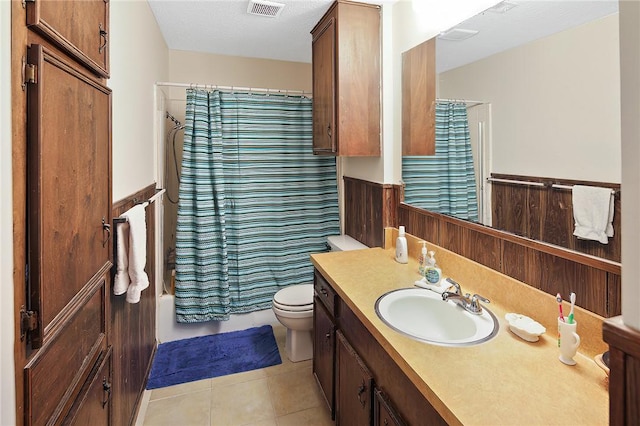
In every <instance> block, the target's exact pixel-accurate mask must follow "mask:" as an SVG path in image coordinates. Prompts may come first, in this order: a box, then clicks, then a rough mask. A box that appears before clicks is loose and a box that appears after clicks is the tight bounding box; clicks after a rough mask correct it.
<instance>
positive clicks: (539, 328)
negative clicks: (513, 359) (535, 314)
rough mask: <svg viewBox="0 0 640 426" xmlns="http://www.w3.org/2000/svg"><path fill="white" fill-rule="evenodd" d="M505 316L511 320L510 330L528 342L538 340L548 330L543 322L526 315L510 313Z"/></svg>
mask: <svg viewBox="0 0 640 426" xmlns="http://www.w3.org/2000/svg"><path fill="white" fill-rule="evenodd" d="M504 317H505V319H506V320H507V321H508V322H509V330H511V332H512V333H513V334H515V335H516V336H518V337H520V338H521V339H523V340H526V341H527V342H537V341H538V339H539V338H540V335H541V334H543V333H544V332H545V331H547V329H546V328H544V326H543V325H542V324H540V323H539V322H536V321H534V320H532V319H531V318H529V317H526V316H524V315H520V314H514V313H508V314H506V315H505V316H504Z"/></svg>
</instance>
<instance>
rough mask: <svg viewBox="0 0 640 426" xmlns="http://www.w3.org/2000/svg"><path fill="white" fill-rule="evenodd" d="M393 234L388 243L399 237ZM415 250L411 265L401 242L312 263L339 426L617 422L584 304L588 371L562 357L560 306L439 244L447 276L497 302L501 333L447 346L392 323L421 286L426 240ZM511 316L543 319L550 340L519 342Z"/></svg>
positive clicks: (323, 374) (327, 385)
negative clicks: (398, 304)
mask: <svg viewBox="0 0 640 426" xmlns="http://www.w3.org/2000/svg"><path fill="white" fill-rule="evenodd" d="M387 231H388V233H387V236H386V238H385V240H386V241H394V239H393V236H394V235H393V234H391V233H390V232H389V230H387ZM396 232H397V231H396ZM409 245H410V249H409V252H410V260H409V264H399V263H397V262H395V260H394V254H395V252H394V250H393V247H389V246H387V248H385V249H383V248H373V249H365V250H356V251H349V252H339V253H322V254H314V255H312V256H311V260H312V262H313V264H314V266H315V268H316V271H315V299H314V302H315V305H314V361H313V371H314V375H315V376H316V379H317V381H318V384H319V386H320V388H321V390H322V392H323V393H324V395H325V397H326V400H327V404H328V407H329V409H330V410H332V414H333V415H334V416H335V419H336V424H337V425H339V424H376V425H378V424H415V425H417V424H465V425H473V424H483V425H486V424H520V425H526V424H582V425H588V424H594V425H596V424H597V425H602V424H607V422H608V389H607V378H606V374H605V373H604V371H602V370H601V369H600V368H599V367H598V366H597V365H596V364H595V363H594V362H593V356H594V355H596V354H597V353H601V352H604V351H605V350H607V346H606V344H605V343H604V342H603V341H602V337H601V327H602V318H601V317H598V316H597V315H594V314H592V313H590V312H587V311H585V310H583V309H580V308H576V313H575V316H576V321H577V322H578V333H579V334H580V335H581V336H582V340H583V342H582V346H581V348H580V349H579V353H578V354H577V355H576V358H575V359H576V361H577V365H576V366H573V367H569V366H566V365H564V364H562V363H561V362H560V361H559V360H558V355H559V353H558V348H557V329H555V328H554V327H553V324H554V323H556V317H557V308H558V307H557V304H554V303H553V300H554V299H555V298H553V297H551V296H549V295H546V294H544V293H542V292H540V291H538V290H535V289H532V288H531V287H529V286H526V285H524V284H522V283H519V282H518V281H516V280H513V279H511V278H509V277H506V276H504V275H502V274H499V273H497V272H495V271H493V270H491V269H489V268H486V267H483V266H481V265H479V264H476V263H474V262H472V261H469V260H467V259H465V258H462V257H461V256H458V255H456V254H454V253H451V252H448V251H447V250H444V249H442V248H439V247H437V246H435V245H432V244H429V243H428V242H427V245H428V247H429V249H433V250H435V251H436V255H437V256H438V262H439V264H440V266H441V267H442V269H443V274H444V275H445V276H451V277H452V278H454V279H456V281H458V282H459V283H460V285H461V286H462V290H463V291H464V292H470V293H472V294H473V293H479V294H482V295H483V296H485V297H488V298H489V299H491V303H490V304H489V305H487V308H489V309H490V310H491V311H492V312H493V313H494V314H495V315H496V317H497V318H498V320H499V322H500V330H499V332H498V334H497V335H496V336H495V337H494V338H493V339H491V340H489V341H488V342H484V343H481V344H479V345H475V346H467V347H447V346H436V345H431V344H427V343H424V342H420V341H417V340H414V339H412V338H410V337H406V336H404V335H402V334H400V333H398V332H396V331H394V330H392V329H391V328H389V327H388V326H387V325H386V324H384V323H383V322H382V321H381V320H380V319H379V318H378V316H377V315H376V313H375V308H374V305H375V302H376V300H377V299H378V297H379V296H381V295H382V294H384V293H386V292H388V291H390V290H393V289H398V288H403V287H412V286H413V284H414V282H415V281H416V280H418V279H419V278H420V276H419V275H418V272H417V267H418V265H417V261H415V260H413V259H415V258H416V257H417V256H416V254H417V250H419V247H420V245H419V244H418V242H417V241H416V240H415V239H414V238H410V239H409ZM454 271H455V272H454ZM425 291H429V290H425ZM443 303H445V302H443ZM508 312H518V313H522V314H524V315H528V316H531V317H533V318H535V319H536V320H538V321H539V322H541V323H542V324H543V325H545V327H546V329H547V331H546V333H545V334H543V335H542V336H541V338H540V340H539V341H538V342H534V343H531V342H526V341H524V340H522V339H520V338H518V337H517V336H516V335H514V334H513V333H511V332H510V331H509V330H508V325H507V323H506V320H505V319H504V316H505V314H506V313H508Z"/></svg>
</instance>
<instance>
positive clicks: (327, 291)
mask: <svg viewBox="0 0 640 426" xmlns="http://www.w3.org/2000/svg"><path fill="white" fill-rule="evenodd" d="M313 284H314V285H313V289H314V291H315V293H316V296H317V297H318V299H319V300H321V301H322V304H323V305H324V306H325V308H327V311H329V314H330V315H331V316H332V317H334V318H335V317H336V313H335V304H336V303H335V302H336V292H335V291H334V290H333V288H332V287H331V285H329V283H328V282H327V280H325V279H324V277H323V276H322V275H321V274H320V272H318V271H317V270H314V277H313Z"/></svg>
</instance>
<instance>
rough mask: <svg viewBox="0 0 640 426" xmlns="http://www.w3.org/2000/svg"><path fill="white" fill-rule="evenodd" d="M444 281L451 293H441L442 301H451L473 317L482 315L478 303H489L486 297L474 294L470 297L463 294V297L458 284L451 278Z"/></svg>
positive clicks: (467, 294)
mask: <svg viewBox="0 0 640 426" xmlns="http://www.w3.org/2000/svg"><path fill="white" fill-rule="evenodd" d="M446 281H447V282H449V283H451V287H453V291H445V292H444V293H442V300H444V301H445V302H446V301H447V300H451V301H453V302H455V303H456V304H457V305H459V306H461V307H462V308H463V309H464V310H465V311H467V312H470V313H472V314H475V315H481V314H482V305H480V303H479V302H478V301H480V302H483V303H491V302H490V301H489V299H487V298H486V297H482V296H480V295H479V294H474V295H473V296H471V295H470V294H469V293H465V294H464V295H463V294H462V289H461V288H460V284H458V283H457V282H455V281H454V280H452V279H451V278H447V279H446ZM451 287H450V289H451Z"/></svg>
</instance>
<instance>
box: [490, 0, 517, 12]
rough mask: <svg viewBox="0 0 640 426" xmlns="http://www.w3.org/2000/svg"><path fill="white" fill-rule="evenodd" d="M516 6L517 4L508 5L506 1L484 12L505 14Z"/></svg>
mask: <svg viewBox="0 0 640 426" xmlns="http://www.w3.org/2000/svg"><path fill="white" fill-rule="evenodd" d="M516 6H517V4H515V3H509V2H508V1H501V2H500V3H498V4H496V5H495V6H492V7H490V8H489V9H487V10H486V11H485V12H492V13H506V12H508V11H510V10H511V9H513V8H514V7H516Z"/></svg>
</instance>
